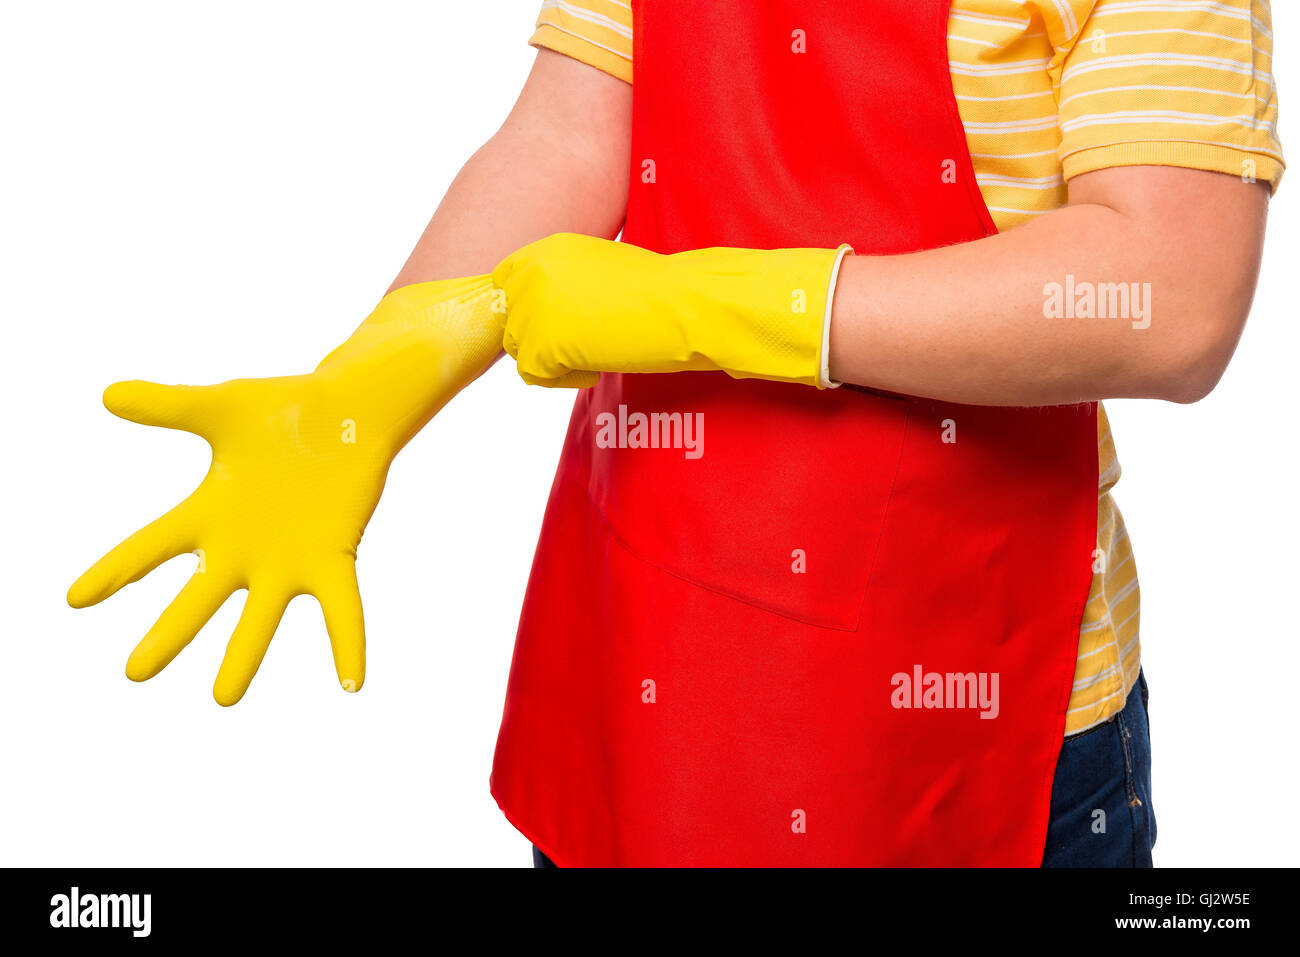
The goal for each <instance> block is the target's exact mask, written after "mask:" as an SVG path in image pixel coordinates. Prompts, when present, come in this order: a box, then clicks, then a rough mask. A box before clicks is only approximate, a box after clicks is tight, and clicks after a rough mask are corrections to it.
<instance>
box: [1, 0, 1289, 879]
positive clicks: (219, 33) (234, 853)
mask: <svg viewBox="0 0 1300 957" xmlns="http://www.w3.org/2000/svg"><path fill="white" fill-rule="evenodd" d="M538 6H539V4H538V2H537V0H493V2H491V3H474V4H459V3H458V4H452V3H440V2H432V0H422V2H410V3H396V2H385V3H369V4H365V5H364V6H363V5H360V4H341V3H321V2H316V3H283V2H282V3H273V4H271V3H264V2H263V3H247V2H231V0H226V2H222V3H220V4H200V3H186V4H178V3H174V2H173V3H161V2H159V3H142V2H131V3H120V4H99V3H67V2H64V3H43V4H17V3H6V4H5V7H4V10H5V15H4V20H5V25H4V29H3V30H2V31H0V91H3V92H2V93H0V136H2V137H3V139H2V140H0V174H2V175H0V189H2V190H3V193H2V204H0V317H2V318H3V327H2V334H3V345H2V346H0V362H2V363H3V377H2V378H0V388H2V389H3V410H4V414H3V421H4V430H3V434H4V441H3V456H4V458H3V470H2V471H0V484H2V485H3V490H4V504H5V509H4V516H5V521H4V526H3V527H4V548H3V549H2V550H0V561H2V562H3V575H2V577H0V581H3V587H4V603H3V607H2V608H0V622H3V638H2V639H0V640H2V641H3V654H2V655H0V661H2V662H3V665H4V691H3V694H0V768H3V788H2V789H0V863H4V864H33V865H49V866H63V865H74V864H75V865H195V866H198V865H260V864H283V865H292V864H307V865H361V864H383V865H387V864H403V865H442V864H457V865H520V866H523V865H527V864H529V863H530V860H529V852H528V845H527V843H526V841H525V840H524V839H523V838H522V837H521V836H520V835H518V834H517V833H516V832H515V831H514V829H513V828H512V827H511V826H510V825H509V824H508V823H507V822H506V821H505V819H504V818H503V817H502V816H501V814H500V813H499V811H498V810H497V808H496V806H495V803H494V802H493V800H492V798H491V796H490V795H489V794H488V790H487V778H488V772H489V769H490V767H491V758H492V749H493V744H494V741H495V736H496V731H497V726H498V722H499V720H500V715H501V705H502V700H503V696H504V690H505V682H506V675H507V671H508V668H509V662H510V652H511V646H512V642H513V637H514V629H515V624H516V618H517V614H518V611H519V605H520V602H521V599H522V595H523V589H524V585H525V582H526V578H527V573H528V567H529V563H530V561H531V557H532V551H533V546H534V543H535V540H536V534H537V531H538V528H539V525H540V521H541V515H542V509H543V505H544V503H545V499H546V494H547V491H548V489H549V485H550V480H551V476H552V472H553V468H554V463H555V459H556V456H557V454H558V451H559V447H560V442H561V439H562V436H563V431H564V424H565V422H566V420H567V414H568V409H569V404H570V402H571V397H570V396H568V395H565V394H561V393H556V392H550V391H547V390H542V389H529V388H526V387H525V386H524V385H523V384H522V383H520V382H519V381H518V380H517V378H516V377H515V375H514V370H513V366H512V364H510V363H508V362H503V363H499V364H498V365H497V367H496V368H495V369H494V370H493V371H492V372H491V373H489V374H488V376H487V377H485V378H484V379H483V380H482V381H480V382H479V383H478V384H477V385H476V386H475V387H474V388H472V389H471V390H469V391H468V392H467V393H465V394H464V395H462V396H461V397H459V398H458V399H457V400H456V401H455V402H454V403H453V404H452V405H451V406H450V407H449V408H448V409H447V410H446V411H445V412H444V413H443V414H442V415H440V416H439V417H438V418H437V419H436V420H435V421H434V422H433V423H432V424H431V425H430V426H429V427H428V428H427V429H426V431H425V433H424V434H423V435H422V436H421V437H420V438H419V439H417V440H416V441H415V442H414V443H413V444H412V445H411V446H410V447H408V449H407V450H406V451H405V452H404V453H403V454H402V456H401V457H400V458H399V459H398V460H397V463H396V465H395V466H394V468H393V471H392V473H391V476H390V479H389V483H388V488H387V491H386V492H385V495H384V499H383V502H382V503H381V504H380V507H379V510H378V512H377V513H376V515H375V518H374V520H373V521H372V523H371V525H370V527H369V529H368V531H367V533H366V537H365V542H364V544H363V545H362V549H361V557H360V563H359V572H360V578H361V585H362V591H363V594H364V597H365V602H366V618H367V626H368V627H367V631H368V637H369V642H368V647H369V667H368V671H367V681H366V686H365V689H364V691H363V692H362V693H361V694H359V695H347V694H345V693H343V692H342V691H341V690H339V688H338V685H337V682H336V680H335V678H334V674H333V669H332V663H331V659H330V653H329V645H328V641H327V639H326V636H325V632H324V628H323V625H322V622H321V616H320V611H319V609H318V608H317V606H316V605H315V603H314V601H313V600H312V599H310V598H299V599H298V600H296V601H295V602H294V603H293V604H292V606H291V607H290V609H289V611H288V614H287V615H286V618H285V621H284V623H283V624H282V625H281V627H280V630H279V632H278V634H277V636H276V639H275V641H274V642H273V643H272V646H271V651H270V653H269V654H268V656H267V659H266V662H265V664H264V665H263V666H262V670H261V672H260V673H259V675H258V677H257V679H256V681H255V682H254V683H253V687H252V689H251V690H250V692H249V694H248V695H247V697H246V698H245V699H244V701H243V702H242V703H241V704H240V705H238V706H237V707H235V708H231V709H222V708H220V707H218V706H217V705H216V704H215V703H214V702H213V700H212V697H211V690H210V689H211V685H212V680H213V678H214V676H215V674H216V671H217V666H218V664H219V663H220V661H221V657H222V653H223V649H224V645H225V640H226V638H227V637H228V636H229V633H230V631H231V629H232V628H233V627H234V623H235V621H236V619H237V617H238V611H239V606H240V603H241V600H242V593H241V594H239V595H236V596H235V597H234V598H232V599H231V600H230V601H229V602H227V604H226V606H225V607H224V608H223V609H222V610H221V612H220V613H219V614H218V616H217V617H216V618H215V619H214V620H213V621H212V623H211V624H210V625H209V626H208V627H207V628H206V629H204V631H203V632H202V634H201V635H200V636H199V638H198V639H196V641H195V642H194V643H193V644H192V645H191V646H190V647H189V648H188V649H186V651H185V652H184V653H183V654H182V655H181V656H180V657H179V658H178V659H177V660H176V661H175V662H174V663H173V664H172V665H171V666H170V667H169V668H167V670H166V671H164V672H163V674H162V675H160V676H159V677H158V678H155V679H154V680H152V681H150V682H147V683H145V684H134V683H132V682H130V681H128V680H127V679H126V678H125V677H124V676H123V666H124V664H125V661H126V657H127V655H128V653H129V652H130V650H131V648H132V647H133V646H134V644H135V642H136V641H137V640H138V639H139V638H140V637H141V636H142V635H143V634H144V632H145V631H146V630H147V628H148V627H149V625H150V624H152V622H153V620H154V618H155V617H156V615H157V614H158V612H160V611H161V609H162V608H163V607H164V606H165V605H166V603H167V602H168V601H169V600H170V599H171V597H172V596H173V595H174V594H175V592H176V591H177V590H178V589H179V587H180V586H181V584H182V583H183V582H184V581H185V579H186V578H187V577H188V576H189V574H190V570H191V568H192V566H193V563H194V559H193V558H192V557H190V556H183V557H181V558H177V559H175V560H173V561H171V562H169V563H168V564H166V565H164V566H163V567H162V568H160V569H159V570H157V571H155V572H154V573H153V574H152V575H150V576H149V577H147V578H146V579H144V580H143V581H141V582H139V583H137V584H135V585H132V586H129V587H128V588H126V589H125V590H124V591H122V592H121V593H119V594H118V595H117V596H115V597H113V598H112V599H110V600H108V601H107V602H105V603H104V604H102V605H100V606H97V607H95V608H93V609H90V610H86V611H77V612H74V611H72V610H71V609H69V608H68V607H67V605H66V604H65V600H64V594H65V592H66V589H67V587H68V585H69V584H70V583H71V582H72V580H73V579H74V578H75V577H76V576H77V575H78V574H79V573H80V572H81V571H82V570H83V569H84V568H85V567H86V566H87V565H89V563H90V562H92V561H93V560H94V559H96V558H98V557H99V555H100V554H101V553H102V552H103V551H105V550H106V549H107V548H109V547H110V546H112V545H114V544H116V543H117V542H118V541H119V540H120V539H121V538H123V537H124V536H125V535H126V534H128V533H129V532H131V531H133V530H134V529H136V528H137V527H138V526H140V525H142V524H144V523H145V522H147V521H149V520H151V519H152V518H154V517H155V516H156V515H157V514H159V513H160V512H161V511H163V510H164V509H165V508H167V507H170V506H171V505H172V504H174V503H175V502H176V501H179V500H180V499H181V498H182V497H183V496H184V495H186V494H188V492H189V491H190V490H191V489H192V488H193V487H194V486H195V485H196V484H197V482H198V481H199V479H200V478H201V477H202V476H203V474H204V471H205V470H206V466H207V454H208V453H207V446H206V445H205V444H204V443H203V442H202V440H200V439H198V438H195V437H194V436H190V435H188V434H185V433H173V432H167V431H163V430H157V429H147V428H142V427H140V426H137V425H133V424H130V423H127V422H123V421H120V420H117V419H115V418H113V417H112V416H111V415H109V413H107V412H106V411H104V409H103V407H102V405H101V404H100V394H101V392H102V390H103V388H104V386H105V385H107V384H108V383H110V382H112V381H114V380H117V379H125V378H137V377H138V378H148V379H157V380H160V381H167V382H193V383H203V382H218V381H222V380H225V379H229V378H234V377H240V376H260V375H279V374H287V373H295V372H302V371H307V370H309V369H310V368H311V367H312V366H314V365H315V363H316V362H317V361H318V360H319V359H320V357H322V356H323V355H324V354H325V353H326V352H328V351H329V349H330V348H332V347H333V346H334V345H336V344H337V343H338V342H340V341H342V340H343V339H344V338H346V337H347V335H348V334H349V333H350V332H351V330H352V329H353V328H354V327H355V326H356V325H357V323H358V322H359V321H360V320H361V319H362V318H363V317H364V316H365V315H366V313H367V312H368V311H369V309H370V308H371V307H372V306H373V304H374V303H375V301H376V300H377V298H378V297H379V296H380V295H381V294H382V292H383V290H384V289H385V288H386V287H387V285H388V283H389V282H390V281H391V279H392V277H393V276H394V274H395V273H396V271H397V269H398V267H399V266H400V265H401V263H402V261H403V259H404V258H405V256H406V254H407V252H408V251H409V249H410V247H411V245H412V244H413V243H414V241H415V239H416V238H417V236H418V235H419V233H420V230H421V229H422V228H423V226H424V224H425V222H426V220H427V218H428V216H429V214H430V213H431V211H432V209H433V207H434V206H435V205H436V203H437V201H438V199H439V197H440V196H441V195H442V192H443V190H444V189H445V188H446V186H447V184H448V183H449V182H450V180H451V178H452V177H453V176H454V174H455V172H456V170H457V169H458V168H459V166H460V164H461V163H462V162H463V161H464V160H465V159H466V158H467V157H468V156H469V155H470V153H471V152H472V151H473V150H474V149H475V148H477V146H478V145H479V144H481V143H482V141H483V140H484V139H485V138H486V137H488V136H489V135H490V134H491V133H492V132H493V131H494V130H495V128H496V127H497V125H499V123H500V121H501V120H502V119H503V118H504V116H505V114H506V111H507V110H508V109H509V107H510V105H511V104H512V103H513V101H514V97H515V94H516V93H517V91H518V89H519V87H520V85H521V83H522V82H523V79H524V77H525V75H526V73H527V70H528V68H529V65H530V63H531V61H532V57H533V52H532V50H531V49H530V48H529V47H528V46H527V45H526V41H527V38H528V36H529V34H530V32H531V29H532V24H533V20H534V18H535V16H536V12H537V7H538ZM1273 8H1274V18H1275V22H1274V26H1275V33H1276V37H1277V54H1278V55H1277V71H1276V72H1277V79H1278V82H1279V85H1280V86H1281V89H1282V93H1283V127H1282V133H1283V137H1284V141H1285V140H1286V134H1287V132H1288V124H1287V121H1288V119H1289V111H1288V109H1287V107H1288V104H1289V97H1290V96H1294V95H1298V94H1297V93H1296V91H1297V90H1300V76H1297V75H1296V74H1297V72H1300V71H1297V69H1296V68H1295V67H1294V66H1292V64H1294V63H1295V62H1298V61H1300V11H1297V10H1296V9H1295V4H1293V3H1289V2H1281V3H1274V4H1273ZM1288 67H1290V68H1288ZM1287 145H1288V146H1290V147H1291V149H1292V150H1293V151H1294V150H1300V144H1297V143H1293V142H1287ZM1288 186H1289V188H1287V187H1288ZM1297 210H1300V183H1289V184H1287V185H1284V187H1283V189H1282V191H1281V193H1280V194H1279V196H1278V198H1277V199H1276V200H1275V201H1274V204H1273V209H1272V218H1271V223H1270V237H1269V240H1270V241H1269V245H1268V252H1267V256H1266V259H1265V263H1264V273H1263V278H1262V281H1261V283H1260V287H1259V295H1258V298H1257V301H1256V306H1255V311H1254V316H1253V318H1252V320H1251V322H1250V325H1249V327H1248V329H1247V330H1246V334H1245V338H1244V339H1243V341H1242V343H1241V347H1240V349H1239V350H1238V353H1237V356H1236V358H1235V360H1234V362H1233V364H1232V366H1231V368H1230V369H1229V371H1228V373H1227V375H1226V377H1225V378H1224V380H1223V382H1222V383H1221V384H1220V386H1219V387H1218V389H1217V390H1216V391H1215V392H1214V393H1213V394H1212V395H1211V396H1210V397H1209V398H1208V399H1206V400H1205V401H1203V402H1201V403H1199V404H1197V405H1194V406H1190V407H1182V406H1174V405H1168V404H1162V403H1155V402H1147V403H1140V402H1113V403H1108V408H1109V411H1110V415H1111V418H1112V421H1113V425H1114V431H1115V436H1116V439H1117V442H1118V444H1119V449H1120V458H1121V461H1122V462H1123V464H1124V470H1125V474H1124V478H1123V480H1122V481H1121V482H1120V484H1119V488H1118V492H1117V498H1118V501H1119V503H1120V506H1121V508H1122V509H1123V511H1124V514H1125V517H1126V519H1127V521H1128V525H1129V527H1130V529H1131V533H1132V536H1133V541H1134V544H1135V547H1136V550H1137V560H1138V564H1139V568H1140V571H1141V581H1142V593H1143V612H1142V626H1143V627H1142V642H1143V650H1144V659H1145V662H1146V669H1147V675H1148V679H1149V681H1150V684H1151V695H1152V697H1151V711H1152V725H1153V735H1154V749H1155V773H1154V778H1155V780H1154V794H1155V808H1156V813H1157V818H1158V822H1159V842H1158V844H1157V847H1156V859H1157V864H1160V865H1196V864H1205V865H1227V864H1233V865H1241V864H1297V863H1300V859H1298V858H1300V854H1298V853H1297V851H1298V850H1300V841H1298V838H1297V825H1296V814H1295V795H1296V793H1297V789H1298V783H1300V782H1298V781H1297V772H1296V768H1295V764H1296V762H1295V753H1296V746H1295V730H1294V725H1295V715H1296V713H1297V681H1296V676H1297V674H1298V673H1300V642H1297V637H1298V634H1297V632H1298V631H1300V629H1298V628H1297V625H1296V594H1297V591H1298V590H1300V567H1298V566H1300V559H1298V558H1297V555H1298V554H1300V549H1298V548H1297V541H1300V520H1298V518H1297V516H1298V514H1300V506H1298V505H1297V502H1296V489H1297V474H1296V451H1295V449H1296V443H1297V435H1296V420H1295V403H1294V400H1293V395H1294V388H1295V385H1296V375H1295V372H1294V362H1295V359H1294V357H1295V356H1296V355H1297V349H1298V347H1300V325H1298V324H1297V322H1296V319H1297V315H1296V312H1297V310H1296V305H1295V301H1296V300H1295V286H1294V276H1295V270H1296V265H1297V251H1300V235H1298V233H1300V213H1298V212H1297ZM1171 255H1176V250H1171Z"/></svg>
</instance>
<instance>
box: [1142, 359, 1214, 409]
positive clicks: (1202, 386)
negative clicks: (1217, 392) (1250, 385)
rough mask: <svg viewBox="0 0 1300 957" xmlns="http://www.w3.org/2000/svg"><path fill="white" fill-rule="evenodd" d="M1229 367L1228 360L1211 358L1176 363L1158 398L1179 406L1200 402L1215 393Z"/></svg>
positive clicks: (1162, 384) (1161, 386)
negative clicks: (1215, 388)
mask: <svg viewBox="0 0 1300 957" xmlns="http://www.w3.org/2000/svg"><path fill="white" fill-rule="evenodd" d="M1227 367H1228V363H1227V361H1226V360H1225V361H1219V360H1218V359H1217V358H1215V357H1211V356H1206V357H1200V358H1193V359H1188V360H1184V361H1182V362H1178V363H1175V364H1174V367H1173V368H1172V369H1170V370H1169V371H1168V373H1167V374H1166V375H1165V377H1164V381H1163V382H1162V383H1161V384H1160V387H1159V394H1158V396H1157V398H1161V399H1164V400H1165V401H1167V402H1176V403H1178V404H1179V405H1191V404H1192V403H1193V402H1200V401H1201V400H1202V399H1204V398H1205V397H1206V396H1207V395H1209V394H1210V393H1211V392H1213V391H1214V387H1215V386H1216V385H1218V384H1219V380H1220V379H1221V378H1223V371H1224V370H1225V369H1226V368H1227Z"/></svg>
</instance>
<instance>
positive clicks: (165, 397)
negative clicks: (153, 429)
mask: <svg viewBox="0 0 1300 957" xmlns="http://www.w3.org/2000/svg"><path fill="white" fill-rule="evenodd" d="M215 388H216V386H207V385H163V384H161V383H158V382H145V381H144V380H142V379H132V380H129V381H126V382H114V383H113V384H112V385H110V386H109V387H108V388H107V389H105V390H104V407H105V408H106V409H108V411H109V412H112V413H113V414H114V415H116V416H119V417H121V418H123V419H129V420H130V421H132V422H139V423H140V424H141V425H156V426H160V427H161V428H165V429H184V430H185V431H186V432H194V433H199V432H200V429H201V426H202V423H203V420H204V415H203V412H204V410H205V409H206V408H207V406H208V404H209V402H210V400H211V398H212V394H213V390H214V389H215Z"/></svg>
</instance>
